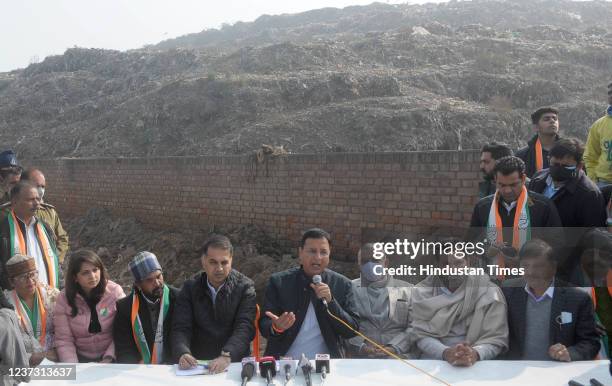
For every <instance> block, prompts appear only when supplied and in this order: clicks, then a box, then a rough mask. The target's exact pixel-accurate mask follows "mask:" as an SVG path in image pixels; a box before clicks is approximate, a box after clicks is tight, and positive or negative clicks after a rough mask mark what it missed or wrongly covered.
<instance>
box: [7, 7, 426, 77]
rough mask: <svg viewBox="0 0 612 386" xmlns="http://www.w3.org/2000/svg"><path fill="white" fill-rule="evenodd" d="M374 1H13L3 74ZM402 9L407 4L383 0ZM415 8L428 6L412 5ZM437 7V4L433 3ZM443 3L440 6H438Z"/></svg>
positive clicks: (9, 11) (9, 15)
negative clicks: (56, 58)
mask: <svg viewBox="0 0 612 386" xmlns="http://www.w3.org/2000/svg"><path fill="white" fill-rule="evenodd" d="M372 2H373V1H372V0H223V1H217V0H172V1H171V0H8V1H3V2H2V15H3V17H2V23H0V72H3V71H10V70H13V69H16V68H22V67H26V66H27V65H28V64H30V63H31V62H32V61H37V60H43V59H44V58H45V57H46V56H48V55H56V54H61V53H63V52H64V51H65V50H66V48H70V47H73V46H79V47H87V48H91V47H95V48H108V49H117V50H126V49H131V48H139V47H142V46H143V45H145V44H154V43H158V42H160V41H162V40H165V39H169V38H173V37H177V36H180V35H184V34H188V33H194V32H200V31H202V30H203V29H205V28H218V27H219V26H220V25H221V24H222V23H230V24H232V23H234V22H236V21H253V20H255V19H256V18H257V17H259V16H261V15H263V14H269V15H276V14H281V13H297V12H302V11H307V10H311V9H317V8H323V7H339V8H342V7H346V6H349V5H366V4H370V3H372ZM380 2H383V3H389V4H397V3H405V2H406V1H396V0H389V1H387V0H380ZM409 2H410V3H424V2H427V1H425V0H416V1H415V0H412V1H409ZM430 2H433V1H430ZM435 2H438V1H435Z"/></svg>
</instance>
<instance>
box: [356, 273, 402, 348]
mask: <svg viewBox="0 0 612 386" xmlns="http://www.w3.org/2000/svg"><path fill="white" fill-rule="evenodd" d="M375 285H376V284H375ZM352 286H353V287H352V288H353V297H354V299H355V307H356V310H357V313H358V314H359V318H358V321H359V332H361V333H362V334H364V335H365V336H367V337H368V338H370V339H373V340H374V341H376V342H377V343H379V344H382V345H383V346H391V347H393V349H395V351H396V352H397V353H398V354H399V355H400V356H408V357H410V355H408V352H409V351H410V347H411V343H412V342H411V341H410V336H411V322H412V318H411V316H410V307H411V292H412V287H413V285H412V284H410V283H408V282H405V281H403V280H398V279H394V278H390V279H389V281H388V283H386V285H385V287H384V290H385V292H386V297H387V298H388V308H387V310H388V314H387V315H386V317H381V315H373V313H372V309H371V307H370V304H371V303H372V302H380V301H381V300H382V299H381V298H378V299H376V298H374V297H373V296H372V295H373V294H372V293H370V291H368V287H362V286H361V278H357V279H355V280H353V281H352ZM385 292H383V294H384V293H385ZM381 296H382V295H381ZM364 343H365V340H364V339H363V338H362V337H360V336H355V337H353V338H351V339H349V340H348V346H349V347H348V348H349V351H350V352H351V353H352V354H353V356H356V357H358V356H359V349H360V348H361V345H362V344H364Z"/></svg>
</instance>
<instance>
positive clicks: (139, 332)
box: [130, 284, 170, 364]
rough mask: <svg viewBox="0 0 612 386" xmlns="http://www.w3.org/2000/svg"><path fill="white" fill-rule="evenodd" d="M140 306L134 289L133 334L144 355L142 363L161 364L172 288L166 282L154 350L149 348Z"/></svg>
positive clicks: (139, 350) (139, 349)
mask: <svg viewBox="0 0 612 386" xmlns="http://www.w3.org/2000/svg"><path fill="white" fill-rule="evenodd" d="M139 308H140V299H139V298H138V294H137V293H136V290H134V291H132V314H131V318H130V319H131V321H132V334H133V336H134V341H135V342H136V347H137V348H138V352H140V355H141V356H142V363H144V364H160V363H161V362H162V361H163V352H164V319H165V318H166V315H168V309H169V308H170V289H169V288H168V286H167V285H165V284H164V290H163V294H162V298H161V304H160V305H159V316H158V317H157V329H156V330H155V340H154V341H153V350H152V352H151V350H150V349H149V345H148V344H147V339H146V338H145V334H144V330H143V328H142V323H141V321H140V315H138V309H139Z"/></svg>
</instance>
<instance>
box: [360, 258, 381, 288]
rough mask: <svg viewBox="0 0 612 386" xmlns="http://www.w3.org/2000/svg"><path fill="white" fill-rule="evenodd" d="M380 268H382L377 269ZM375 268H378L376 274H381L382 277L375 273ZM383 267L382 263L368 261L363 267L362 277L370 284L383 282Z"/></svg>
mask: <svg viewBox="0 0 612 386" xmlns="http://www.w3.org/2000/svg"><path fill="white" fill-rule="evenodd" d="M376 267H380V268H376ZM374 268H376V272H380V273H381V275H377V274H376V273H374V272H375V271H374ZM382 268H383V265H382V264H380V263H375V262H373V261H368V262H367V263H365V264H363V265H362V266H361V277H362V278H364V279H366V280H367V281H369V282H370V283H375V282H377V281H380V280H383V279H384V278H385V275H382V271H383V270H382Z"/></svg>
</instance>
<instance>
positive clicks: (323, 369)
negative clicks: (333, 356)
mask: <svg viewBox="0 0 612 386" xmlns="http://www.w3.org/2000/svg"><path fill="white" fill-rule="evenodd" d="M315 369H316V371H317V373H321V379H322V380H324V379H325V377H326V376H327V373H329V354H317V355H316V356H315Z"/></svg>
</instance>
